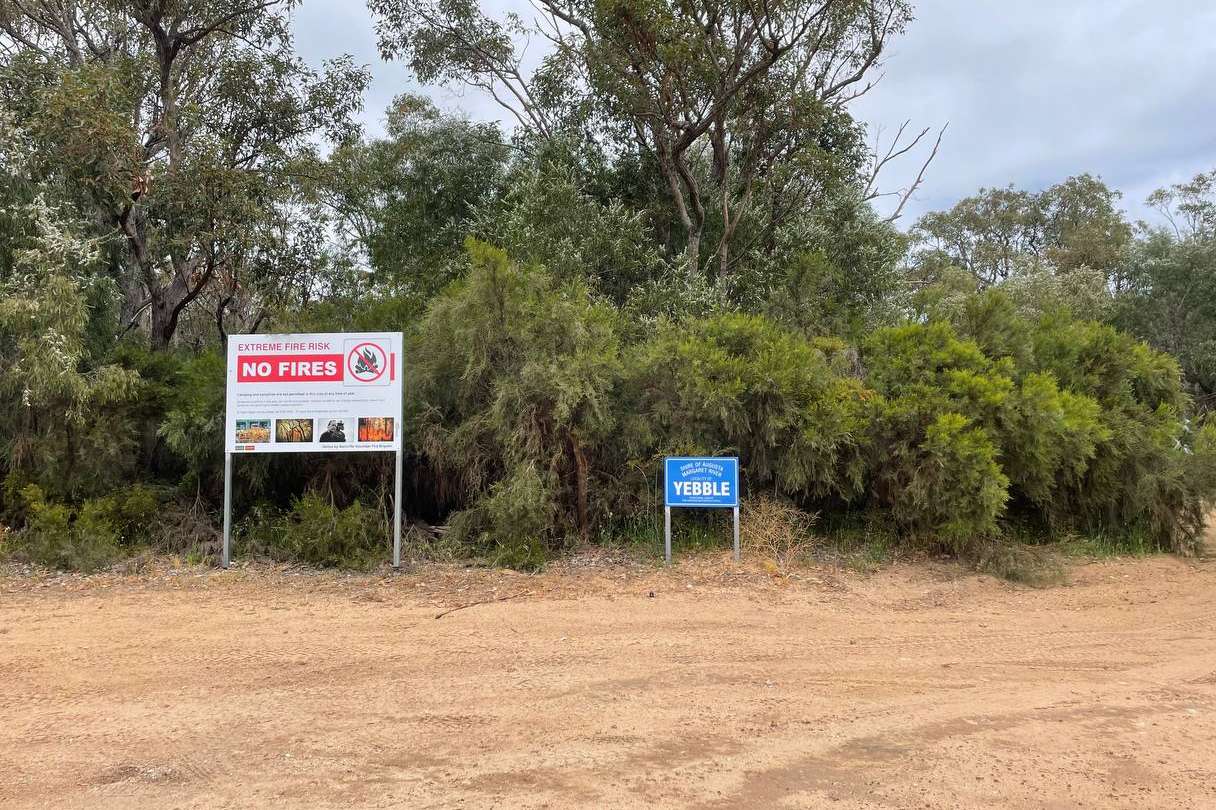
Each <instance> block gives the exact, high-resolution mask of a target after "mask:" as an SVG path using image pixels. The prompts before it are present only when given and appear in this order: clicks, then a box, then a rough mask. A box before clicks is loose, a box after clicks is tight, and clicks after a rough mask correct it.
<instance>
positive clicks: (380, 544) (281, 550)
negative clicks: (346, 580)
mask: <svg viewBox="0 0 1216 810" xmlns="http://www.w3.org/2000/svg"><path fill="white" fill-rule="evenodd" d="M389 536H390V535H389V528H388V522H387V521H386V520H385V518H384V515H383V513H381V512H379V511H378V510H375V509H372V508H369V507H367V506H364V505H363V504H362V503H360V502H359V501H355V502H354V503H352V504H351V505H350V506H347V507H345V508H340V507H338V506H335V505H334V503H333V502H332V501H330V500H328V499H326V498H324V497H322V496H321V495H320V494H318V493H316V492H308V493H305V494H304V495H301V496H300V497H298V498H296V499H295V501H294V502H293V503H292V506H291V509H290V510H288V511H287V512H280V511H279V510H276V509H274V508H273V507H268V506H265V505H262V506H259V507H257V508H255V509H254V510H252V512H251V513H250V515H249V516H248V517H247V518H246V519H245V520H244V521H243V524H242V525H241V526H240V527H239V530H238V532H237V542H238V543H240V544H241V546H242V547H243V550H245V551H247V552H248V553H251V554H254V555H256V556H264V557H268V558H270V559H273V560H279V561H282V562H295V563H306V564H308V565H318V566H340V567H344V568H361V569H366V568H370V567H372V566H373V565H375V564H376V562H377V561H379V560H384V559H387V554H388V552H387V550H388V547H389V546H388V543H389Z"/></svg>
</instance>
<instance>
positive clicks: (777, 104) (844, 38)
mask: <svg viewBox="0 0 1216 810" xmlns="http://www.w3.org/2000/svg"><path fill="white" fill-rule="evenodd" d="M369 6H370V8H371V9H372V11H373V12H374V13H375V14H376V17H377V32H378V35H379V43H380V50H381V53H382V54H383V55H384V56H385V57H386V58H390V59H392V58H399V59H403V60H404V61H406V62H407V63H408V64H409V66H410V68H411V69H412V70H413V71H414V73H415V74H416V75H417V76H418V77H419V78H420V79H421V80H422V81H427V82H440V83H450V82H455V83H465V84H468V85H472V86H476V87H480V88H482V89H484V90H485V91H487V92H488V93H490V94H491V95H492V96H493V97H494V98H495V99H496V100H497V101H498V102H499V103H500V104H501V105H502V106H503V107H504V108H506V109H507V110H508V111H509V112H510V114H511V115H512V116H513V117H514V118H515V120H516V122H517V123H518V125H519V128H520V129H521V130H522V131H524V132H525V133H527V134H531V135H535V136H539V137H542V138H549V137H554V136H555V135H559V134H569V133H575V134H578V133H583V134H585V136H586V138H587V139H588V140H589V141H591V142H593V143H595V144H597V145H599V146H601V147H603V148H605V149H608V150H617V151H618V152H628V151H633V152H635V153H637V154H639V155H640V156H642V157H644V158H645V160H646V165H647V166H650V167H653V171H654V172H655V173H656V174H657V175H658V178H659V180H660V183H659V186H660V188H661V189H662V190H663V193H664V195H665V197H666V200H667V203H668V205H669V206H670V208H671V210H672V212H673V214H674V216H675V218H676V220H677V221H678V223H679V228H680V230H681V231H682V236H683V238H682V241H681V243H680V244H678V245H675V246H674V247H675V248H677V249H681V250H683V251H684V252H685V255H686V260H687V263H688V265H689V267H691V268H695V269H701V268H712V272H715V273H716V274H718V275H722V274H726V273H729V272H730V271H731V269H732V267H733V258H734V256H733V254H734V253H735V252H736V251H737V249H738V245H739V243H740V242H744V241H747V240H746V239H745V238H744V237H743V235H742V232H741V231H742V230H745V229H742V228H741V225H742V223H744V221H745V220H746V219H747V218H748V217H749V216H756V215H757V212H756V209H759V208H762V207H763V201H764V200H765V199H766V197H769V195H771V194H772V193H773V192H774V191H779V192H780V193H781V194H782V195H785V196H787V197H788V198H789V199H787V200H784V201H782V202H784V203H785V205H784V207H785V208H786V209H790V210H797V209H798V208H800V207H804V206H806V205H811V204H813V202H814V201H813V200H807V199H805V198H803V199H795V197H796V194H794V192H796V191H797V190H798V178H797V175H798V168H799V167H802V168H804V169H808V168H809V169H810V170H812V171H817V170H819V169H821V168H822V157H823V156H825V155H826V156H829V157H831V158H835V159H839V160H840V161H842V162H843V163H845V164H846V165H848V166H849V167H850V169H851V173H852V174H853V175H855V179H856V180H857V181H859V182H860V183H861V184H864V181H865V174H866V171H865V165H864V164H865V163H866V160H865V155H864V149H862V148H861V147H862V146H863V144H861V142H860V137H859V136H860V131H859V128H858V127H856V126H855V125H854V123H853V121H852V119H851V117H850V116H848V113H847V111H848V106H849V103H850V102H851V101H853V100H855V99H856V98H857V97H859V96H861V95H862V94H864V93H865V92H866V91H867V90H869V89H870V87H872V86H873V82H874V81H875V80H876V76H877V70H878V68H879V66H880V64H881V60H882V56H883V54H884V53H885V52H886V50H887V47H888V45H889V44H890V42H891V40H892V38H893V37H895V36H897V35H898V34H899V33H900V32H902V31H903V30H904V28H905V26H906V25H907V24H908V22H909V21H910V19H911V16H912V12H911V7H910V5H909V3H908V2H907V0H791V2H785V3H762V2H756V0H692V1H691V2H673V0H660V1H659V2H642V0H612V1H611V2H597V1H596V0H537V2H536V3H535V4H534V8H535V10H536V13H535V15H534V16H533V17H532V18H531V19H524V18H523V17H520V16H518V15H508V16H507V17H506V18H505V19H504V20H498V19H494V18H493V17H491V16H488V15H487V14H486V13H484V12H483V10H482V8H481V7H480V6H479V5H478V3H477V2H476V0H421V2H418V1H417V0H369ZM532 41H537V42H541V43H544V44H545V46H546V48H547V51H546V53H545V55H544V56H543V58H541V59H540V60H539V63H538V64H536V63H535V60H532V59H530V58H529V57H528V56H527V52H526V47H525V46H526V44H527V43H528V42H532ZM904 145H907V144H904ZM902 149H903V146H900V147H898V148H897V149H894V150H892V151H893V152H899V153H902V152H901V150H902ZM888 154H889V155H890V154H891V153H888ZM873 162H874V161H871V163H873ZM812 185H814V184H813V183H812ZM908 193H910V191H909V192H908ZM770 199H771V198H770ZM781 208H782V206H781V205H780V204H779V205H777V206H776V207H775V208H773V209H770V213H771V212H772V211H774V210H780V209H781ZM706 243H708V250H707V249H706V246H707V245H706Z"/></svg>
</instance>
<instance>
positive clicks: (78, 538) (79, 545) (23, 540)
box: [9, 484, 160, 572]
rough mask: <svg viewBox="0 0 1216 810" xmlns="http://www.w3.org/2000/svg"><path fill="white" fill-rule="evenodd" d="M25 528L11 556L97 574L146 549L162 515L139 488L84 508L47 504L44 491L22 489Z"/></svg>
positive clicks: (18, 534) (92, 501) (31, 487)
mask: <svg viewBox="0 0 1216 810" xmlns="http://www.w3.org/2000/svg"><path fill="white" fill-rule="evenodd" d="M21 499H22V502H23V506H24V514H25V525H24V526H23V528H21V530H19V531H18V532H16V534H15V536H14V537H13V539H12V542H11V548H10V549H9V554H10V555H11V556H14V557H17V558H19V559H24V560H26V561H28V562H34V563H38V564H40V565H45V566H48V567H52V568H62V569H66V570H74V571H86V572H88V571H95V570H97V569H99V568H103V567H105V566H108V565H111V564H113V563H115V562H116V561H118V560H119V559H121V558H122V557H123V556H125V555H126V554H129V553H130V552H131V551H132V550H133V549H135V548H137V547H139V546H143V545H146V544H147V543H148V542H149V540H150V538H151V533H152V530H153V527H154V524H155V521H156V518H157V514H158V513H159V509H160V504H159V501H158V499H157V497H156V495H155V494H154V493H153V492H152V491H151V490H150V489H148V488H147V487H145V486H141V485H136V486H133V487H130V488H128V489H126V490H120V491H117V492H115V493H113V494H112V495H108V496H106V497H102V498H90V499H86V500H85V501H83V502H82V503H81V504H80V506H78V507H72V506H70V505H68V504H64V503H56V502H53V501H48V500H47V497H46V494H45V493H44V492H43V490H42V488H41V487H39V486H38V485H36V484H30V485H28V486H26V487H25V488H24V489H23V490H22V491H21Z"/></svg>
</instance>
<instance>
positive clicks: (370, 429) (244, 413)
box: [224, 332, 401, 453]
mask: <svg viewBox="0 0 1216 810" xmlns="http://www.w3.org/2000/svg"><path fill="white" fill-rule="evenodd" d="M227 393H228V400H227V411H226V420H225V426H224V445H225V449H226V450H227V451H228V452H231V453H306V452H326V453H332V452H351V451H371V450H379V451H385V450H400V449H401V333H400V332H361V333H358V332H357V333H349V332H348V333H337V334H315V335H232V336H230V337H229V338H228V386H227Z"/></svg>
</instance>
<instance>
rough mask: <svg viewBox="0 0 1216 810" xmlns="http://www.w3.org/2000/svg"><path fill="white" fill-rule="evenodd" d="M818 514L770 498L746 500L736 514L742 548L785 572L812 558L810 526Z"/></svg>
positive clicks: (772, 567) (812, 545)
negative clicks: (737, 515)
mask: <svg viewBox="0 0 1216 810" xmlns="http://www.w3.org/2000/svg"><path fill="white" fill-rule="evenodd" d="M817 517H818V515H816V514H814V513H810V512H804V511H802V510H801V509H799V508H798V507H796V506H794V505H793V504H790V503H786V502H783V501H778V500H775V499H773V498H768V497H763V496H762V497H758V498H751V499H749V500H745V501H744V502H743V503H742V505H741V508H740V515H739V519H740V523H741V526H740V528H739V540H740V543H741V545H742V547H743V551H744V552H745V553H746V554H748V555H749V556H754V557H758V558H759V559H760V561H761V564H762V565H764V566H765V567H766V568H771V569H772V571H773V572H774V573H779V574H781V575H782V576H788V575H789V574H790V572H791V571H792V570H794V569H795V568H798V567H800V566H803V565H806V564H807V563H809V562H811V561H812V559H813V552H814V550H815V547H816V541H815V536H814V534H813V532H812V529H813V527H814V525H815V520H816V518H817Z"/></svg>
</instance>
